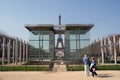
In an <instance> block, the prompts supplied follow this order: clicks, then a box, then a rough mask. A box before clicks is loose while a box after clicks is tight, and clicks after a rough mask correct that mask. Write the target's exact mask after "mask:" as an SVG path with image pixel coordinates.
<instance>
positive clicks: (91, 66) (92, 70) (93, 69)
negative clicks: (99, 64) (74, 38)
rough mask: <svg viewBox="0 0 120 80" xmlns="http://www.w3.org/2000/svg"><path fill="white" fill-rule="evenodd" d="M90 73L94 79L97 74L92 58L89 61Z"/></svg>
mask: <svg viewBox="0 0 120 80" xmlns="http://www.w3.org/2000/svg"><path fill="white" fill-rule="evenodd" d="M90 72H91V73H92V76H93V77H94V75H96V76H97V73H96V61H95V59H94V58H92V61H91V65H90Z"/></svg>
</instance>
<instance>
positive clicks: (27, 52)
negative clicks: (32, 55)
mask: <svg viewBox="0 0 120 80" xmlns="http://www.w3.org/2000/svg"><path fill="white" fill-rule="evenodd" d="M27 61H28V43H26V62H27Z"/></svg>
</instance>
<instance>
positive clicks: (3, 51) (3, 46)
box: [2, 37, 5, 65]
mask: <svg viewBox="0 0 120 80" xmlns="http://www.w3.org/2000/svg"><path fill="white" fill-rule="evenodd" d="M4 58H5V38H4V37H3V43H2V65H4Z"/></svg>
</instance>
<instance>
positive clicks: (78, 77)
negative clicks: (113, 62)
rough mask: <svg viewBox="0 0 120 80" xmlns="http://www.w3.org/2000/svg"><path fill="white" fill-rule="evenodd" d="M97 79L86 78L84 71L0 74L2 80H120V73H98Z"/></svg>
mask: <svg viewBox="0 0 120 80" xmlns="http://www.w3.org/2000/svg"><path fill="white" fill-rule="evenodd" d="M97 73H98V76H97V77H94V78H93V77H92V76H89V77H85V76H84V71H67V72H30V71H28V72H17V71H16V72H0V80H120V71H97Z"/></svg>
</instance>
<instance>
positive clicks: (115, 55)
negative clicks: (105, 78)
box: [113, 36, 117, 64]
mask: <svg viewBox="0 0 120 80" xmlns="http://www.w3.org/2000/svg"><path fill="white" fill-rule="evenodd" d="M113 43H114V61H115V64H117V52H116V41H115V36H113Z"/></svg>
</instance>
